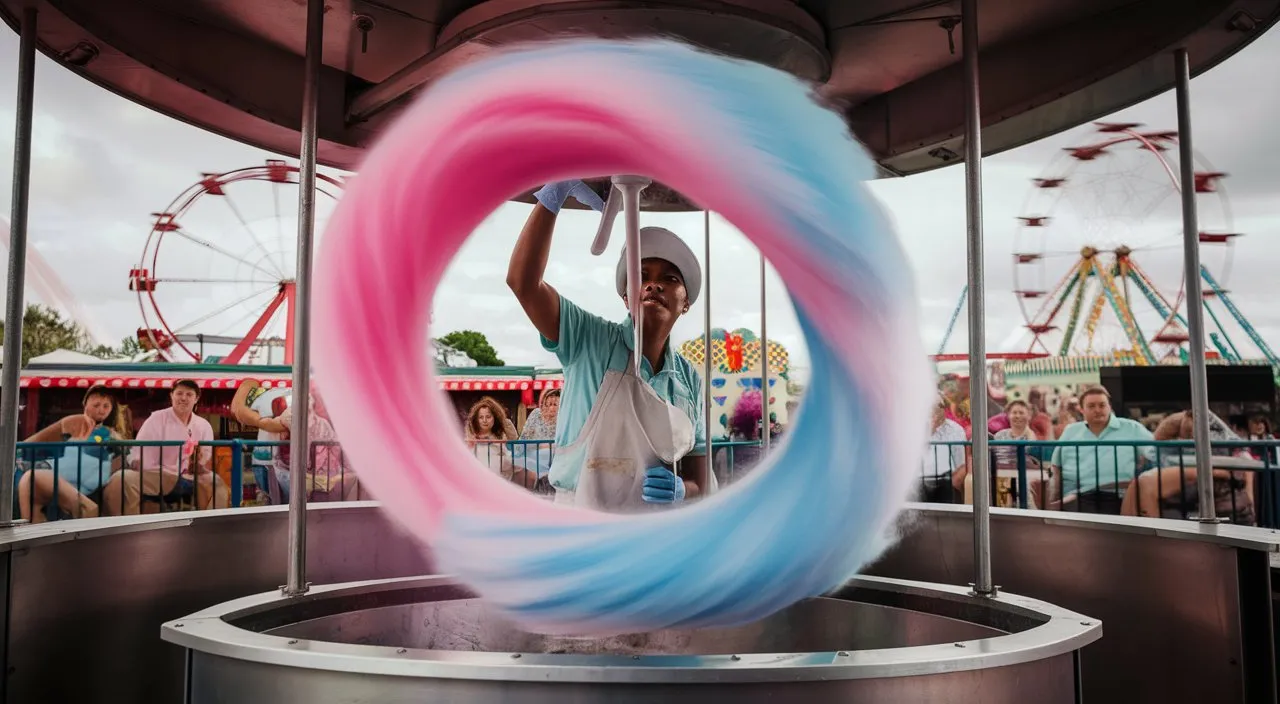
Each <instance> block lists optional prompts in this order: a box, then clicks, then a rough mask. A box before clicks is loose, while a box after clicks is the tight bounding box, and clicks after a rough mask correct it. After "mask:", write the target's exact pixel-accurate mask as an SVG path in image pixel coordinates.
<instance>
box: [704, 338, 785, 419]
mask: <svg viewBox="0 0 1280 704" xmlns="http://www.w3.org/2000/svg"><path fill="white" fill-rule="evenodd" d="M705 349H706V348H705V345H704V344H703V338H702V337H695V338H693V339H691V340H688V341H686V342H685V343H684V344H682V345H680V348H679V352H680V356H682V357H684V358H685V359H687V360H689V362H690V363H691V364H693V365H694V367H695V368H696V369H697V370H698V372H699V373H702V369H703V364H704V361H705V360H706V352H705ZM760 349H761V345H760V338H759V337H757V336H756V334H755V333H754V332H752V331H751V330H748V329H746V328H738V329H737V330H725V329H723V328H715V329H713V330H712V331H711V408H712V415H713V421H714V424H713V426H712V433H713V435H715V436H716V437H728V436H729V421H730V419H731V418H732V417H733V410H734V408H735V407H736V406H737V404H738V401H739V399H741V398H742V395H743V394H744V393H745V392H747V391H748V390H752V389H754V390H759V389H760V386H761V368H760V357H761V354H760ZM768 350H769V353H768V356H769V416H770V418H771V420H772V422H774V423H780V424H783V425H785V424H786V423H787V422H788V418H787V402H788V401H790V400H791V395H790V392H789V390H788V386H789V384H788V383H787V382H788V381H789V378H790V377H789V376H788V372H789V370H790V368H789V366H788V365H789V363H790V354H789V353H788V352H787V348H786V347H785V346H783V345H782V344H780V343H778V342H777V341H774V340H770V341H769V347H768Z"/></svg>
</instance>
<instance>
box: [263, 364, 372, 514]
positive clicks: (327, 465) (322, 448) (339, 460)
mask: <svg viewBox="0 0 1280 704" xmlns="http://www.w3.org/2000/svg"><path fill="white" fill-rule="evenodd" d="M307 401H308V404H307V405H308V407H309V408H310V409H311V412H310V413H308V414H307V441H308V443H309V444H310V450H309V454H310V457H308V458H307V500H308V501H356V500H357V499H358V498H359V495H360V483H359V482H358V481H357V480H356V475H355V472H353V471H351V469H350V468H349V467H348V466H347V464H346V456H345V455H344V454H343V453H342V448H341V447H340V446H339V445H338V434H337V433H336V432H334V430H333V424H332V423H331V422H330V421H329V412H328V411H327V410H326V409H325V407H324V402H323V401H322V400H321V398H320V394H319V393H318V392H317V391H316V390H315V389H312V390H311V393H310V394H308V396H307ZM278 420H279V421H280V423H282V424H283V425H284V427H285V428H286V429H287V428H292V427H293V408H292V407H290V408H288V409H286V410H285V412H284V413H282V414H281V415H280V417H279V418H278ZM282 437H283V439H285V440H287V439H289V431H288V430H286V431H285V433H284V434H283V436H282ZM277 457H278V462H279V463H278V464H277V466H276V481H278V482H279V483H280V487H281V492H282V493H283V494H284V495H285V500H286V501H287V500H288V488H289V486H290V484H289V479H290V476H291V473H290V467H291V465H290V463H289V462H290V452H289V448H281V452H279V453H278V454H277Z"/></svg>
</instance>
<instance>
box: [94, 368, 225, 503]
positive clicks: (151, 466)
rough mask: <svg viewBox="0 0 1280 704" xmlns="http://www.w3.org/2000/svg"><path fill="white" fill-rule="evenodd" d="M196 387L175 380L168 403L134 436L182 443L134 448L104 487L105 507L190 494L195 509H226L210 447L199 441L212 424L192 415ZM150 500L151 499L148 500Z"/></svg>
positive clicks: (204, 439) (206, 439)
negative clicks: (178, 445)
mask: <svg viewBox="0 0 1280 704" xmlns="http://www.w3.org/2000/svg"><path fill="white" fill-rule="evenodd" d="M199 399H200V387H199V386H197V385H196V383H195V382H194V381H191V380H190V379H179V380H178V381H177V382H175V383H174V385H173V390H172V391H170V392H169V401H170V403H171V404H172V405H171V406H170V407H169V408H164V409H161V410H159V411H156V412H155V413H152V414H151V415H150V416H148V417H147V420H146V421H145V422H143V424H142V428H141V429H139V430H138V440H143V441H149V442H160V441H172V442H182V443H183V445H182V446H181V447H175V446H163V447H158V446H155V445H150V446H142V447H135V448H133V452H132V453H131V455H130V457H129V469H124V470H121V471H119V472H116V473H115V474H114V475H112V477H111V481H109V482H108V483H107V486H106V488H104V489H103V494H102V499H103V503H104V504H105V506H106V512H107V514H108V515H112V516H124V515H134V514H137V513H139V512H141V510H142V500H143V499H144V498H145V499H148V500H149V503H148V511H149V512H151V511H150V509H151V508H152V507H153V506H154V507H155V510H159V508H160V505H163V504H164V503H169V502H172V503H179V502H181V501H183V500H185V499H191V500H192V502H193V503H194V504H195V507H196V508H210V507H215V508H227V507H229V506H230V505H231V502H230V491H229V490H228V488H227V486H226V485H225V484H223V483H222V480H221V479H219V478H218V476H217V475H216V474H215V473H214V471H213V448H212V447H210V446H208V445H205V446H203V447H201V446H200V445H199V443H202V442H206V443H207V442H212V441H213V426H211V425H209V421H207V420H205V419H204V418H201V417H200V416H198V415H196V412H195V407H196V401H198V400H199ZM151 502H154V503H151Z"/></svg>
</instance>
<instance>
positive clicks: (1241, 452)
mask: <svg viewBox="0 0 1280 704" xmlns="http://www.w3.org/2000/svg"><path fill="white" fill-rule="evenodd" d="M1194 437H1195V422H1194V417H1193V416H1192V413H1191V411H1190V410H1187V411H1182V412H1181V413H1174V414H1171V415H1169V416H1167V417H1166V418H1165V419H1164V420H1162V421H1161V422H1160V424H1159V425H1158V426H1156V432H1155V438H1156V440H1191V439H1193V438H1194ZM1239 440H1240V436H1238V435H1236V433H1235V432H1234V431H1232V430H1231V429H1230V428H1229V427H1227V424H1226V423H1225V422H1223V420H1222V419H1221V418H1219V417H1218V416H1217V415H1216V414H1214V413H1213V412H1210V414H1209V441H1210V443H1211V445H1210V448H1211V452H1212V454H1213V456H1216V457H1230V456H1240V457H1248V456H1249V451H1248V450H1247V449H1244V448H1241V449H1232V448H1227V447H1212V443H1214V442H1236V441H1239ZM1192 454H1194V450H1193V449H1192V448H1189V447H1188V448H1162V450H1161V452H1160V458H1159V459H1160V468H1159V469H1158V470H1157V471H1153V472H1143V473H1142V474H1141V475H1139V476H1138V477H1137V478H1136V479H1134V480H1133V482H1132V483H1130V485H1129V490H1128V491H1127V492H1126V494H1125V498H1124V503H1123V504H1122V505H1121V508H1120V512H1121V513H1122V514H1124V515H1127V516H1149V517H1163V518H1191V517H1194V515H1195V514H1196V513H1197V512H1198V510H1199V502H1200V494H1199V489H1198V488H1197V486H1196V466H1195V461H1194V460H1191V461H1188V460H1187V459H1185V458H1187V456H1188V455H1192ZM1213 493H1214V507H1215V511H1216V515H1217V516H1220V517H1223V518H1229V519H1230V520H1231V521H1232V522H1233V523H1242V524H1247V525H1252V524H1253V523H1254V511H1253V472H1231V471H1228V470H1224V469H1215V470H1213Z"/></svg>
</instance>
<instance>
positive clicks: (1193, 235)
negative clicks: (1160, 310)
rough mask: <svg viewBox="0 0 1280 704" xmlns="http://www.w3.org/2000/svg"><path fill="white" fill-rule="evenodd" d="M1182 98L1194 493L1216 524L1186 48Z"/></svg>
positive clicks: (1178, 69) (1204, 516) (1178, 64)
mask: <svg viewBox="0 0 1280 704" xmlns="http://www.w3.org/2000/svg"><path fill="white" fill-rule="evenodd" d="M1173 63H1174V82H1175V84H1176V86H1177V95H1178V161H1179V167H1180V169H1181V172H1182V173H1181V175H1180V177H1179V182H1180V183H1181V191H1182V252H1183V267H1184V269H1185V272H1184V275H1185V276H1186V289H1187V335H1188V337H1190V338H1191V339H1190V347H1191V350H1190V352H1191V359H1190V360H1188V362H1187V364H1188V366H1189V367H1190V368H1191V412H1192V416H1193V418H1192V423H1193V425H1194V433H1195V435H1194V442H1195V448H1196V489H1197V492H1196V493H1198V494H1199V496H1200V512H1199V513H1200V520H1201V521H1202V522H1206V523H1213V522H1216V521H1217V510H1216V506H1215V505H1214V498H1213V469H1212V467H1211V466H1210V458H1209V455H1210V450H1211V448H1210V446H1209V376H1208V373H1207V371H1206V370H1205V362H1204V337H1205V336H1204V295H1203V293H1202V292H1201V288H1200V225H1199V223H1198V221H1197V218H1196V189H1195V186H1194V184H1195V179H1196V164H1195V152H1194V151H1193V150H1192V144H1191V61H1190V58H1189V57H1188V55H1187V50H1186V49H1178V50H1177V51H1175V52H1174V53H1173Z"/></svg>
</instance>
